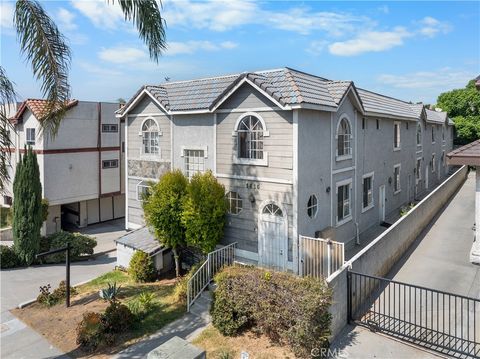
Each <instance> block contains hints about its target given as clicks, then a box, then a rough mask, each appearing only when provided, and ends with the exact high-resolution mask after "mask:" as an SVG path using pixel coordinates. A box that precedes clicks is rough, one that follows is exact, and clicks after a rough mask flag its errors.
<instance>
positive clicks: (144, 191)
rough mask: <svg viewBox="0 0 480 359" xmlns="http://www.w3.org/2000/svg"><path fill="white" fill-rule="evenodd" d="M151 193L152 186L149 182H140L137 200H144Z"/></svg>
mask: <svg viewBox="0 0 480 359" xmlns="http://www.w3.org/2000/svg"><path fill="white" fill-rule="evenodd" d="M149 194H150V186H149V185H148V184H147V182H143V181H142V182H140V183H139V184H138V185H137V201H143V200H144V199H145V197H147V196H148V195H149Z"/></svg>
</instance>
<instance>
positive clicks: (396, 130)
mask: <svg viewBox="0 0 480 359" xmlns="http://www.w3.org/2000/svg"><path fill="white" fill-rule="evenodd" d="M393 149H394V150H399V149H400V122H398V121H395V122H394V123H393Z"/></svg>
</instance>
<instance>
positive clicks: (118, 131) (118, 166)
mask: <svg viewBox="0 0 480 359" xmlns="http://www.w3.org/2000/svg"><path fill="white" fill-rule="evenodd" d="M45 107H46V101H44V100H35V99H29V100H26V101H24V102H23V103H21V104H20V105H19V106H18V109H17V111H16V113H15V115H14V116H13V117H11V122H12V124H13V126H14V131H11V133H10V138H11V142H12V144H13V147H12V148H11V149H10V152H11V164H12V166H11V168H10V182H9V183H8V184H7V187H6V191H5V193H4V194H3V196H2V197H1V198H0V204H2V205H4V206H9V205H11V203H12V201H14V200H15V199H14V198H13V189H12V183H13V179H14V177H15V168H16V164H17V163H18V161H19V159H20V158H21V156H22V154H23V152H24V148H25V146H31V147H32V149H33V150H34V152H35V153H36V154H37V159H38V164H39V168H40V181H41V183H42V191H43V193H42V196H43V198H46V199H47V200H48V201H49V203H50V207H49V214H48V218H47V220H46V221H45V223H44V226H43V229H42V234H44V235H45V234H50V233H53V232H55V231H57V230H59V229H61V228H62V227H64V226H67V225H68V226H72V225H73V226H76V227H84V226H87V225H89V224H93V223H98V222H103V221H107V220H111V219H115V218H122V217H124V216H125V186H124V183H125V181H124V177H123V175H124V173H125V171H124V168H123V167H124V163H125V161H124V151H123V145H124V132H123V131H124V126H122V125H121V124H120V120H119V119H118V118H116V117H115V114H114V113H115V111H116V110H118V108H119V104H117V103H107V102H90V101H77V100H72V101H70V102H69V104H68V111H67V113H66V115H65V117H64V119H63V120H62V122H61V124H60V126H59V129H58V134H57V136H56V137H55V138H53V139H52V138H49V137H47V136H46V135H45V134H44V133H42V127H41V124H40V122H39V121H41V118H42V114H43V111H44V110H45Z"/></svg>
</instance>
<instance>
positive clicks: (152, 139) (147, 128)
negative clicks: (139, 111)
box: [142, 118, 159, 155]
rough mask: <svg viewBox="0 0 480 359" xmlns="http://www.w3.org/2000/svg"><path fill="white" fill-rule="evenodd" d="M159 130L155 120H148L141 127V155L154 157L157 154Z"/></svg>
mask: <svg viewBox="0 0 480 359" xmlns="http://www.w3.org/2000/svg"><path fill="white" fill-rule="evenodd" d="M158 137H159V129H158V125H157V123H156V122H155V120H153V119H151V118H149V119H147V120H145V122H144V123H143V125H142V142H143V153H144V154H148V155H156V154H158V152H159V146H158Z"/></svg>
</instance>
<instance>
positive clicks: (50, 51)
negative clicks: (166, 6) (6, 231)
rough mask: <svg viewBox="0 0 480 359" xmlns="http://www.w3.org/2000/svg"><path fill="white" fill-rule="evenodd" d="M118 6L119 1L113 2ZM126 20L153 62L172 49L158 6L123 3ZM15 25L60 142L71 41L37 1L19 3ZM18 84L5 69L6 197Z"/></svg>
mask: <svg viewBox="0 0 480 359" xmlns="http://www.w3.org/2000/svg"><path fill="white" fill-rule="evenodd" d="M107 2H109V3H112V4H113V3H114V2H115V0H107ZM118 4H119V5H120V8H121V9H122V12H123V14H124V15H125V20H127V21H132V22H133V23H134V25H135V26H136V28H137V30H138V33H139V37H140V38H141V39H142V40H143V41H144V43H145V44H146V45H147V47H148V50H149V53H150V58H151V59H152V60H153V61H155V62H158V59H159V57H160V56H161V55H162V53H163V51H164V50H165V48H166V40H165V21H164V19H163V18H162V16H161V14H160V8H161V3H160V4H159V3H158V2H157V0H118ZM14 25H15V29H16V32H17V37H18V41H19V42H20V48H21V52H22V55H23V56H24V57H25V58H26V60H27V61H28V62H29V63H30V64H31V66H32V72H33V75H34V77H35V78H36V79H37V80H39V81H40V82H41V87H40V89H41V92H42V95H43V97H44V98H45V99H46V100H48V102H47V103H48V106H47V109H46V111H45V114H44V115H43V117H42V118H41V119H40V120H41V121H40V122H41V124H42V128H43V131H44V133H45V134H46V135H47V136H50V137H52V138H54V137H55V135H56V133H57V130H58V126H59V125H60V122H61V120H62V118H63V116H64V114H65V111H66V105H67V103H68V101H69V99H70V84H69V81H68V72H69V69H70V61H71V54H70V48H69V46H68V45H67V42H66V38H65V37H64V36H63V35H62V33H61V32H60V31H59V30H58V28H57V26H56V25H55V22H54V21H53V20H52V19H51V18H50V16H48V14H47V13H46V12H45V10H44V9H43V7H42V6H41V4H40V3H39V2H38V1H37V0H17V1H16V3H15V13H14ZM16 99H17V94H16V93H15V89H14V84H13V83H12V81H10V80H9V79H8V77H7V74H6V71H5V69H4V68H3V67H2V66H0V101H1V103H0V105H1V106H0V192H1V191H2V190H3V189H4V185H5V182H6V181H7V180H8V167H9V165H10V152H9V148H10V147H11V141H10V138H9V133H10V131H11V130H14V128H13V127H12V125H11V124H10V123H9V121H8V118H7V114H8V112H9V111H8V110H9V109H8V107H9V106H10V105H11V104H13V103H15V102H16Z"/></svg>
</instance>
